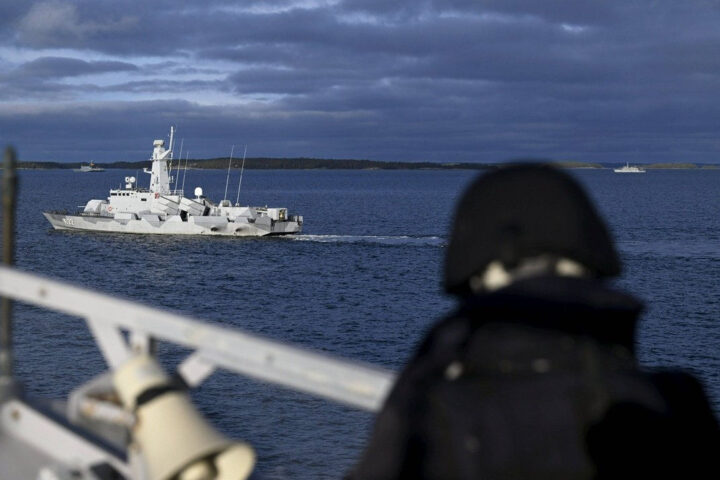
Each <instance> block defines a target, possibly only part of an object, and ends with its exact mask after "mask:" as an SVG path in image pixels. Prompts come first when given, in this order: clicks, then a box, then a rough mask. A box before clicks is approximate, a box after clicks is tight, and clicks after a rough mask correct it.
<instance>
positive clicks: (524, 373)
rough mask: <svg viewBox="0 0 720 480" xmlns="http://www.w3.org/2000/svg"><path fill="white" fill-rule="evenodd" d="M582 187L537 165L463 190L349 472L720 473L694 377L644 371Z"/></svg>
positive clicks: (634, 304)
mask: <svg viewBox="0 0 720 480" xmlns="http://www.w3.org/2000/svg"><path fill="white" fill-rule="evenodd" d="M620 268H621V263H620V260H619V258H618V254H617V252H616V250H615V248H614V245H613V242H612V239H611V237H610V234H609V233H608V229H607V228H606V226H605V224H604V222H603V221H602V219H601V218H600V216H599V215H598V213H597V212H596V210H595V208H594V207H593V205H592V203H591V201H590V200H589V198H588V197H587V195H586V194H585V193H584V191H583V190H582V188H581V187H580V186H579V185H578V183H577V182H575V181H574V180H573V179H572V178H571V177H570V176H569V175H567V174H566V173H563V172H561V171H559V170H557V169H555V168H552V167H550V166H545V165H536V164H525V165H513V166H508V167H503V168H499V169H497V170H496V171H493V172H492V173H488V174H485V175H482V176H480V177H479V178H478V179H477V180H475V181H474V182H473V183H472V184H471V185H470V187H469V188H468V189H467V191H466V192H465V194H464V195H463V197H462V198H461V200H460V202H459V205H458V208H457V211H456V214H455V220H454V224H453V228H452V235H451V238H450V242H449V245H448V248H447V255H446V259H445V279H444V286H445V289H446V291H447V292H449V293H450V294H452V295H455V296H456V297H457V299H458V300H459V306H458V308H457V310H456V311H455V312H454V313H452V314H451V315H449V316H447V317H446V318H444V319H442V320H441V321H439V322H438V323H437V324H435V325H434V326H433V327H432V328H431V330H430V331H429V333H428V334H427V335H426V336H425V338H424V339H423V340H422V342H421V344H420V346H419V348H418V349H417V351H416V352H415V354H414V356H413V357H412V358H411V359H410V361H409V363H408V364H407V366H406V367H405V368H404V370H403V371H402V373H401V375H400V376H399V378H398V380H397V382H396V384H395V385H394V387H393V389H392V391H391V393H390V395H389V396H388V398H387V400H386V402H385V405H384V406H383V408H382V410H381V411H380V413H379V414H378V416H377V418H376V421H375V426H374V430H373V432H372V436H371V438H370V441H369V443H368V445H367V447H366V450H365V452H364V453H363V455H362V457H361V459H360V461H359V463H358V464H357V465H356V467H355V468H354V470H353V471H352V472H351V473H350V474H349V475H348V477H347V478H350V479H354V480H360V479H373V480H383V479H399V478H408V479H409V478H413V479H478V478H488V479H526V478H532V479H569V478H573V479H574V478H578V479H590V478H626V477H632V478H652V477H655V476H659V475H661V476H663V477H665V476H667V475H671V476H675V477H678V478H679V477H682V478H720V467H719V464H720V462H718V460H716V458H718V455H719V454H720V430H719V429H718V423H717V421H716V418H715V416H714V414H713V412H712V410H711V408H710V405H709V404H708V401H707V399H706V396H705V394H704V392H703V389H702V387H701V385H700V384H699V383H698V382H697V381H696V380H695V379H694V378H693V377H692V376H691V375H688V374H685V373H681V372H676V371H664V372H646V371H644V370H642V369H640V367H639V366H638V364H637V361H636V358H635V355H634V343H635V328H636V322H637V318H638V315H639V314H640V312H641V309H642V305H641V303H640V302H639V301H638V300H637V299H635V298H634V297H632V296H630V295H629V294H626V293H623V292H621V291H618V290H616V289H614V288H613V287H611V286H609V285H608V284H607V283H606V282H607V279H608V278H611V277H614V276H617V275H618V274H619V273H620Z"/></svg>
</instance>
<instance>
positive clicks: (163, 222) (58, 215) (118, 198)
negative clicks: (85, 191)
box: [43, 127, 303, 237]
mask: <svg viewBox="0 0 720 480" xmlns="http://www.w3.org/2000/svg"><path fill="white" fill-rule="evenodd" d="M174 133H175V130H174V128H173V127H171V128H170V145H169V147H168V149H165V141H164V140H155V141H154V142H153V147H154V149H153V154H152V158H151V161H152V169H151V170H148V169H147V168H146V169H144V172H145V173H149V174H150V188H140V187H138V186H137V179H136V178H135V177H125V188H118V189H113V190H110V196H109V197H107V199H106V200H98V199H94V200H90V201H88V202H87V204H86V205H85V208H84V209H83V210H82V211H81V212H78V213H75V214H68V213H67V212H59V211H51V212H43V215H44V216H45V218H47V220H48V221H49V222H50V223H51V224H52V226H53V228H55V229H57V230H90V231H96V232H116V233H141V234H158V235H225V236H238V237H248V236H250V237H258V236H264V235H287V234H293V233H298V232H300V231H301V230H302V224H303V217H302V216H299V215H293V216H290V215H288V211H287V208H268V207H267V206H265V207H249V206H247V207H245V206H240V205H239V204H237V203H236V204H235V205H233V204H232V203H231V202H230V200H227V199H224V200H222V201H221V202H220V203H219V204H217V205H216V204H215V203H213V202H211V201H210V200H208V199H207V198H206V197H205V196H203V190H202V188H200V187H197V188H195V198H187V197H185V196H184V193H183V190H182V189H180V190H178V189H171V188H170V182H171V180H172V178H171V176H170V173H169V171H168V162H170V160H171V159H172V145H173V137H174ZM228 174H229V170H228ZM183 183H184V180H183ZM175 184H176V185H177V182H175ZM225 193H226V194H227V189H226V192H225ZM239 194H240V192H239V186H238V197H239Z"/></svg>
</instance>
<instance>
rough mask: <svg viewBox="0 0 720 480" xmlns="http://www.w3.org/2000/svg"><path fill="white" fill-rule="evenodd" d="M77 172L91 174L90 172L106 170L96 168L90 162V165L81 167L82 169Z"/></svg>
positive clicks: (77, 169)
mask: <svg viewBox="0 0 720 480" xmlns="http://www.w3.org/2000/svg"><path fill="white" fill-rule="evenodd" d="M75 171H76V172H83V173H90V172H104V171H105V169H104V168H101V167H96V166H95V164H94V163H93V162H90V165H80V168H76V169H75Z"/></svg>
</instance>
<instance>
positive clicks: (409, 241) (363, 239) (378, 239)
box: [290, 235, 446, 247]
mask: <svg viewBox="0 0 720 480" xmlns="http://www.w3.org/2000/svg"><path fill="white" fill-rule="evenodd" d="M290 238H292V239H293V240H296V241H300V242H319V243H377V244H382V245H417V246H438V247H440V246H444V245H445V243H446V242H445V239H444V238H442V237H437V236H424V237H423V236H421V237H411V236H408V235H293V236H292V237H290Z"/></svg>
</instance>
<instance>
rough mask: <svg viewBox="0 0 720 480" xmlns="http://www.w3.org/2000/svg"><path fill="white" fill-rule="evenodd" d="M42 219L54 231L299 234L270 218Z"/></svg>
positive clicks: (53, 215) (293, 224)
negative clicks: (45, 220) (48, 223)
mask: <svg viewBox="0 0 720 480" xmlns="http://www.w3.org/2000/svg"><path fill="white" fill-rule="evenodd" d="M43 215H44V216H45V218H46V219H47V220H48V221H49V222H50V224H51V225H52V226H53V228H55V229H56V230H82V231H92V232H111V233H136V234H144V235H147V234H153V235H218V236H232V237H261V236H266V235H289V234H293V233H299V232H300V231H301V230H302V225H301V224H300V223H299V222H298V221H276V220H273V219H271V218H269V217H259V218H255V219H252V218H246V217H240V218H235V219H229V218H228V217H224V216H207V217H201V216H192V215H190V216H187V217H186V218H185V219H184V220H183V218H182V217H181V216H180V215H172V216H169V217H165V218H163V217H162V216H159V215H152V214H147V215H135V214H133V215H127V214H126V215H123V217H124V218H121V219H116V218H114V217H108V216H102V215H84V214H80V215H73V214H65V213H57V212H43ZM128 217H129V218H128ZM133 217H134V218H133Z"/></svg>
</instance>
